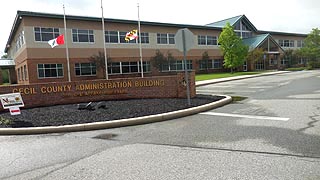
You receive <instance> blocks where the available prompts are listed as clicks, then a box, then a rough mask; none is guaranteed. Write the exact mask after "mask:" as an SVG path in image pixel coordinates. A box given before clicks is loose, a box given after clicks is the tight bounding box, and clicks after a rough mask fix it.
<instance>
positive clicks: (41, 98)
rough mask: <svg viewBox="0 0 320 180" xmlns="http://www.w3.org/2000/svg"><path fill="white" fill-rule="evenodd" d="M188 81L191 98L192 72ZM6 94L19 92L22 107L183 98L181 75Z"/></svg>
mask: <svg viewBox="0 0 320 180" xmlns="http://www.w3.org/2000/svg"><path fill="white" fill-rule="evenodd" d="M189 79H190V81H189V82H190V92H191V97H194V96H195V95H196V90H195V80H194V79H195V73H194V72H190V73H189ZM7 93H21V96H22V99H23V101H24V104H25V108H31V107H39V106H52V105H59V104H74V103H84V102H96V101H106V100H117V99H143V98H186V97H187V94H186V84H185V80H184V73H178V74H177V75H173V76H158V77H146V78H127V79H112V80H91V81H75V82H63V83H60V82H59V83H45V84H30V85H11V86H3V87H0V94H7ZM1 108H2V107H1ZM2 110H3V109H2Z"/></svg>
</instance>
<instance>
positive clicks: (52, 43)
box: [48, 34, 64, 48]
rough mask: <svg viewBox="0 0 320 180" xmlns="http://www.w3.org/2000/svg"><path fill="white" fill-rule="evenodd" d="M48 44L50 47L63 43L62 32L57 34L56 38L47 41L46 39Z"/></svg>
mask: <svg viewBox="0 0 320 180" xmlns="http://www.w3.org/2000/svg"><path fill="white" fill-rule="evenodd" d="M48 44H49V45H50V46H51V47H52V48H54V47H56V46H59V45H62V44H64V36H63V34H61V35H59V36H58V37H57V38H55V39H51V40H49V41H48Z"/></svg>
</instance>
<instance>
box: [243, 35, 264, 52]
mask: <svg viewBox="0 0 320 180" xmlns="http://www.w3.org/2000/svg"><path fill="white" fill-rule="evenodd" d="M269 36H270V34H261V35H258V36H255V37H251V38H245V39H242V42H243V43H244V44H245V45H247V46H249V49H250V50H252V49H255V48H257V47H259V45H260V44H262V43H263V42H264V41H265V40H266V39H267V38H268V37H269Z"/></svg>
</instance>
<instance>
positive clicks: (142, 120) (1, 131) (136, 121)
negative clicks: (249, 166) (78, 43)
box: [0, 95, 232, 135]
mask: <svg viewBox="0 0 320 180" xmlns="http://www.w3.org/2000/svg"><path fill="white" fill-rule="evenodd" d="M218 96H224V97H225V98H223V99H221V100H219V101H216V102H212V103H209V104H205V105H201V106H197V107H192V108H188V109H183V110H178V111H173V112H168V113H162V114H156V115H150V116H143V117H137V118H130V119H120V120H112V121H104V122H94V123H86V124H75V125H64V126H48V127H30V128H0V135H32V134H47V133H62V132H76V131H89V130H99V129H108V128H117V127H123V126H133V125H140V124H146V123H153V122H160V121H166V120H170V119H175V118H180V117H185V116H189V115H193V114H197V113H200V112H203V111H208V110H210V109H214V108H217V107H220V106H224V105H226V104H229V103H230V102H231V101H232V98H231V97H230V96H226V95H218Z"/></svg>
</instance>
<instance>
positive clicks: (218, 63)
mask: <svg viewBox="0 0 320 180" xmlns="http://www.w3.org/2000/svg"><path fill="white" fill-rule="evenodd" d="M222 62H223V60H222V59H214V60H212V59H209V60H200V61H199V64H200V67H199V69H200V70H205V69H221V68H222Z"/></svg>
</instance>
